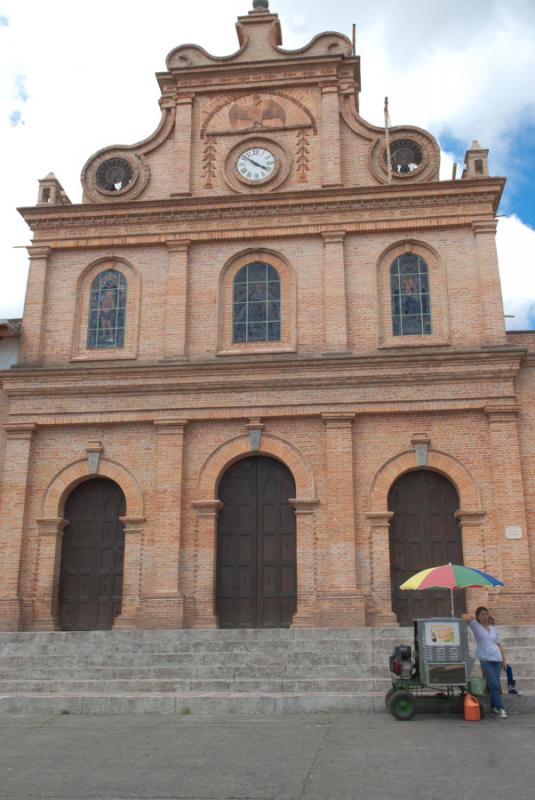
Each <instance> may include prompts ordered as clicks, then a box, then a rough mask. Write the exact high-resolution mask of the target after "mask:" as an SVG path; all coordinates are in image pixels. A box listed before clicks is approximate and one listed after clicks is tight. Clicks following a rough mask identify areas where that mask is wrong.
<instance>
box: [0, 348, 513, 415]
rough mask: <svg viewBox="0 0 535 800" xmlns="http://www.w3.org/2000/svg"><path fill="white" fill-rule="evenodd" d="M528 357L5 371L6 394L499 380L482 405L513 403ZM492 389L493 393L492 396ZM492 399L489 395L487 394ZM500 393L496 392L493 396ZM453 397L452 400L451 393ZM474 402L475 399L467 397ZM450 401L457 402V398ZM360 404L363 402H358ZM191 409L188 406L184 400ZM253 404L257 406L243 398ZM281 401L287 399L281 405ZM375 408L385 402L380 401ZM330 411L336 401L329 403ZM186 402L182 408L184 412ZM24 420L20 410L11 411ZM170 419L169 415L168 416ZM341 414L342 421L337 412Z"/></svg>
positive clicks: (426, 356)
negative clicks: (517, 380) (524, 359)
mask: <svg viewBox="0 0 535 800" xmlns="http://www.w3.org/2000/svg"><path fill="white" fill-rule="evenodd" d="M523 355H524V351H519V350H516V349H515V350H507V351H504V350H500V351H498V352H496V351H491V352H488V351H463V352H462V353H459V352H457V353H445V352H441V353H438V352H437V353H429V352H427V353H412V354H411V362H410V368H407V360H406V354H405V353H395V354H384V355H383V354H381V355H369V356H351V355H350V356H347V357H342V358H340V357H338V358H336V359H320V358H316V359H310V358H299V357H296V358H289V357H287V356H281V357H274V356H271V357H270V358H269V359H268V360H263V359H262V358H260V357H258V356H256V357H255V356H254V355H252V356H245V357H243V358H239V357H237V358H236V359H233V360H229V361H226V362H225V364H221V363H219V362H209V363H207V362H204V363H198V362H193V363H181V364H166V365H163V364H153V365H145V366H140V365H137V364H136V365H131V366H130V367H117V366H115V367H114V366H113V365H111V364H107V365H98V366H88V365H84V367H83V368H80V367H72V368H67V369H58V368H56V369H32V368H29V369H25V368H18V369H16V370H10V371H9V372H7V373H5V378H4V391H5V393H6V395H7V396H8V397H9V398H10V399H11V400H12V401H15V400H21V399H23V398H33V397H39V398H41V399H46V398H54V397H79V396H82V397H84V398H86V397H91V396H102V395H104V396H106V395H113V396H114V397H115V398H116V397H118V396H121V395H122V396H131V397H135V396H140V395H143V396H147V395H149V394H151V393H152V394H158V395H168V394H170V393H172V394H173V395H175V396H176V398H177V402H180V401H179V398H180V397H182V396H187V395H191V393H199V395H200V396H203V397H205V399H206V398H207V397H208V395H209V394H210V393H211V394H212V395H216V396H217V395H221V394H225V395H229V394H232V393H233V392H239V393H240V394H243V393H247V392H252V393H255V394H257V393H258V392H259V391H262V392H268V391H274V392H280V388H281V381H282V382H283V385H284V390H285V393H289V392H296V393H298V392H300V391H303V390H310V389H314V390H317V391H321V390H323V389H329V390H331V391H334V390H336V389H344V390H347V389H348V388H350V389H352V390H355V391H363V390H365V389H368V388H375V387H385V388H386V387H392V386H395V387H401V386H415V387H421V386H423V385H427V386H431V385H446V384H452V383H455V384H457V385H459V384H465V385H466V384H471V385H474V384H475V383H477V385H482V384H484V383H489V382H498V383H499V384H501V389H500V391H499V394H498V396H497V397H496V398H494V399H491V398H489V397H486V398H484V399H483V400H482V403H481V405H482V407H486V406H489V405H490V404H491V403H494V404H500V406H501V405H504V404H506V403H507V404H510V403H511V398H510V397H509V395H508V394H506V390H505V388H504V383H505V382H506V381H509V382H510V384H511V385H510V387H509V388H510V390H511V395H512V392H513V381H514V379H515V378H516V376H517V374H518V371H519V369H520V364H521V359H522V357H523ZM487 391H488V390H487ZM485 394H487V392H485V390H484V389H483V391H482V395H485ZM493 394H496V392H493ZM446 395H447V396H448V397H449V394H448V392H446ZM467 396H469V397H470V398H471V399H474V398H473V393H470V392H469V393H468V395H467ZM450 399H451V398H450ZM355 400H356V401H358V397H357V396H355ZM184 402H185V403H186V405H187V402H186V401H184ZM244 402H246V403H249V405H250V401H248V400H244ZM281 402H282V401H281ZM376 402H380V398H377V401H376ZM329 405H330V403H329ZM179 407H180V404H179V405H178V406H177V409H178V408H179ZM11 413H12V414H13V413H14V414H17V413H18V412H17V411H12V412H11ZM165 416H166V418H168V417H169V413H167V414H166V415H165ZM182 416H183V417H184V419H186V418H188V416H189V411H188V413H186V409H185V410H181V412H180V417H181V418H182ZM337 416H338V417H339V416H340V415H339V414H338V412H337Z"/></svg>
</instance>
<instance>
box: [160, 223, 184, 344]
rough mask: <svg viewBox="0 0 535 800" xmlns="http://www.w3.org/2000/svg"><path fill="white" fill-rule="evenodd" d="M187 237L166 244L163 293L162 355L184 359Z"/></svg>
mask: <svg viewBox="0 0 535 800" xmlns="http://www.w3.org/2000/svg"><path fill="white" fill-rule="evenodd" d="M189 247H190V242H189V240H188V239H182V240H179V241H170V242H168V243H167V252H168V262H167V287H166V293H165V330H164V358H166V359H178V360H181V359H184V358H186V337H187V330H186V319H187V305H188V255H189Z"/></svg>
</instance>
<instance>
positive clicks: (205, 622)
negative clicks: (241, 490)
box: [193, 500, 223, 628]
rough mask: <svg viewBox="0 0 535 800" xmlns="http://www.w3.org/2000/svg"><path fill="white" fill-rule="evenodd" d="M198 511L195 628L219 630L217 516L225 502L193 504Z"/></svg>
mask: <svg viewBox="0 0 535 800" xmlns="http://www.w3.org/2000/svg"><path fill="white" fill-rule="evenodd" d="M193 506H194V508H195V510H196V511H197V540H196V547H195V558H196V564H195V598H194V603H195V612H194V614H195V617H194V621H193V627H194V628H217V617H216V614H215V579H216V575H215V572H216V557H217V515H218V512H219V510H220V509H221V508H222V507H223V503H222V502H221V500H200V501H197V502H195V503H193Z"/></svg>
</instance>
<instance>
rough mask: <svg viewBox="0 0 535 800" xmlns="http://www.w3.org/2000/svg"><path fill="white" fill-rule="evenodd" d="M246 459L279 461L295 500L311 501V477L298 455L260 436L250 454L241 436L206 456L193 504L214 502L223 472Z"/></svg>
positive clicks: (246, 440)
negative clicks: (289, 477) (287, 473)
mask: <svg viewBox="0 0 535 800" xmlns="http://www.w3.org/2000/svg"><path fill="white" fill-rule="evenodd" d="M250 455H260V456H271V457H272V458H276V459H277V460H278V461H282V463H283V464H285V465H286V466H287V467H288V469H289V470H290V472H291V473H292V475H293V477H294V480H295V490H296V499H297V500H298V501H300V500H308V501H313V500H315V498H316V486H315V482H314V476H313V474H312V470H311V469H310V468H309V466H308V465H307V464H306V462H305V460H304V458H303V456H302V455H301V453H300V452H299V451H298V450H297V448H295V447H293V445H290V444H288V443H287V442H285V441H283V440H282V439H279V438H278V437H276V436H273V435H271V434H263V435H262V439H261V444H260V447H259V449H258V450H255V451H251V444H250V441H249V437H248V436H247V435H245V436H239V437H237V438H236V439H232V440H231V441H230V442H225V444H223V445H221V447H219V448H218V449H217V450H215V451H214V452H213V453H212V454H211V455H210V456H209V458H208V459H207V461H206V462H205V463H204V466H203V467H202V469H201V474H200V478H199V488H198V491H197V497H198V500H197V501H196V502H197V503H199V502H203V501H213V500H217V486H218V483H219V479H220V478H221V476H222V474H223V472H224V471H225V470H226V469H228V467H229V466H230V465H231V464H233V463H234V462H235V461H238V459H240V458H244V457H245V456H250Z"/></svg>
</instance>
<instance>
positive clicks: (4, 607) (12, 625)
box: [0, 600, 21, 631]
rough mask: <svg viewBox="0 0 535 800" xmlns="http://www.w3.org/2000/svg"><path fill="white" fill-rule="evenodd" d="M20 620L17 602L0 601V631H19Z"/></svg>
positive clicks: (19, 608)
mask: <svg viewBox="0 0 535 800" xmlns="http://www.w3.org/2000/svg"><path fill="white" fill-rule="evenodd" d="M20 618H21V604H20V601H19V600H0V631H19V630H20Z"/></svg>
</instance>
